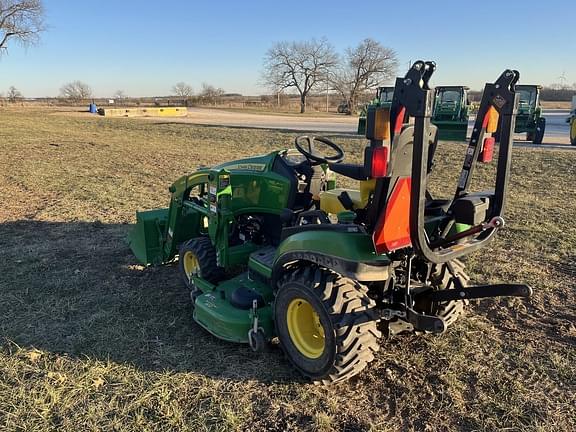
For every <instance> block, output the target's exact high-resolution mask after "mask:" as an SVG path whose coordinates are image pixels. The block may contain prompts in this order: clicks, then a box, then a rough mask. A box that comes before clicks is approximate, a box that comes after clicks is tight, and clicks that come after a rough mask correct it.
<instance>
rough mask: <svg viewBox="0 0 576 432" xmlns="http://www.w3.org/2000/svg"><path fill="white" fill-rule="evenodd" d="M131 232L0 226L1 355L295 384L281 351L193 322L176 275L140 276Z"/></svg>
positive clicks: (165, 270) (149, 271)
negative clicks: (4, 351) (260, 349)
mask: <svg viewBox="0 0 576 432" xmlns="http://www.w3.org/2000/svg"><path fill="white" fill-rule="evenodd" d="M129 228H130V226H129V225H126V224H116V225H114V224H102V223H100V222H94V223H90V222H70V223H62V222H40V221H33V220H23V221H16V222H6V223H3V224H0V274H1V275H2V279H1V280H0V286H1V287H0V305H2V310H3V311H2V313H0V338H1V339H3V340H2V342H0V345H2V344H5V343H9V342H8V341H12V342H14V343H16V344H17V345H18V346H20V347H30V348H32V347H34V348H37V349H40V350H45V351H50V352H53V353H58V354H67V355H70V356H73V357H77V358H86V357H88V358H93V359H100V360H104V361H106V360H108V359H110V360H112V361H114V362H119V363H129V364H132V365H134V366H135V367H137V368H138V369H141V370H144V371H158V370H171V371H177V372H180V371H182V372H195V373H199V374H202V375H205V376H210V377H218V378H229V379H234V380H257V381H262V382H269V383H270V382H277V381H291V382H293V381H299V380H301V378H300V377H299V375H297V374H296V373H295V372H294V371H293V370H292V368H290V366H289V365H288V363H287V362H286V361H285V360H284V359H283V356H282V354H281V352H280V350H279V349H278V348H272V349H271V351H270V352H268V353H264V354H254V353H253V352H252V351H251V350H250V348H249V347H248V346H247V345H238V344H232V343H227V342H224V341H221V340H219V339H217V338H215V337H213V336H212V335H210V334H208V333H207V332H206V331H205V330H203V329H201V328H200V327H199V326H198V325H197V324H196V323H195V322H194V321H193V320H192V309H191V306H190V299H189V296H188V293H187V292H186V290H185V289H184V288H183V285H182V283H181V281H180V279H179V275H178V273H177V271H176V269H175V266H174V265H166V266H162V267H153V268H143V267H142V266H140V265H138V263H137V262H136V259H135V258H134V256H133V255H132V253H131V251H130V249H129V247H128V243H127V241H126V237H127V233H128V230H129Z"/></svg>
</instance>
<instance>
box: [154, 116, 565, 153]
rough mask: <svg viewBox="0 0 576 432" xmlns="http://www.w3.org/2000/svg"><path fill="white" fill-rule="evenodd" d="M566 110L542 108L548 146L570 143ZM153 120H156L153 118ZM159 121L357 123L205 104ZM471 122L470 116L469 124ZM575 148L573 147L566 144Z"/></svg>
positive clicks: (325, 128) (283, 125) (333, 130)
mask: <svg viewBox="0 0 576 432" xmlns="http://www.w3.org/2000/svg"><path fill="white" fill-rule="evenodd" d="M568 115H569V111H568V110H545V111H544V117H546V133H545V137H544V143H545V144H546V145H547V146H548V145H549V146H553V147H556V146H559V148H565V147H566V144H569V135H570V133H569V126H568V124H567V123H566V118H567V117H568ZM155 120H159V119H158V118H156V119H155ZM162 121H170V122H181V123H193V124H202V125H214V126H230V127H248V128H262V129H280V130H290V131H302V132H305V131H310V132H323V133H330V134H342V135H349V134H355V133H356V128H357V126H358V119H357V118H356V117H348V116H344V115H340V116H336V115H335V116H329V117H296V116H289V115H272V114H253V113H243V112H236V111H234V112H233V111H224V110H218V109H207V108H188V116H187V117H184V118H172V119H169V120H168V119H166V118H162ZM472 125H473V119H471V120H470V124H469V128H470V129H471V128H472ZM515 140H516V141H515V142H517V143H518V144H520V143H522V144H526V145H530V146H531V143H527V142H526V141H525V134H522V135H520V134H518V135H517V136H516V137H515ZM569 148H570V149H574V150H576V148H575V147H569Z"/></svg>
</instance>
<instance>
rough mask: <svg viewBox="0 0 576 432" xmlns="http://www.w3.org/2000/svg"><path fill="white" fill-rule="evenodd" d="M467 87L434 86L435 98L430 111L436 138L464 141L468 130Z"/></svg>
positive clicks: (468, 102) (468, 105) (468, 104)
mask: <svg viewBox="0 0 576 432" xmlns="http://www.w3.org/2000/svg"><path fill="white" fill-rule="evenodd" d="M468 90H469V88H468V87H464V86H442V87H436V100H435V104H434V111H433V113H432V124H434V125H436V126H437V127H438V139H439V140H446V141H466V133H467V132H468V111H469V107H470V101H469V99H468Z"/></svg>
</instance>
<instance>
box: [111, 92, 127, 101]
mask: <svg viewBox="0 0 576 432" xmlns="http://www.w3.org/2000/svg"><path fill="white" fill-rule="evenodd" d="M112 98H113V99H118V100H122V99H126V93H125V92H124V91H123V90H116V93H114V96H112Z"/></svg>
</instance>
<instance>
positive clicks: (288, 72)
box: [262, 39, 338, 113]
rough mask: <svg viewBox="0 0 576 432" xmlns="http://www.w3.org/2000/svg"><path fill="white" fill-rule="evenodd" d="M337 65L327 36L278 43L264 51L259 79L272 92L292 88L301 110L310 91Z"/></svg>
mask: <svg viewBox="0 0 576 432" xmlns="http://www.w3.org/2000/svg"><path fill="white" fill-rule="evenodd" d="M337 64H338V55H337V54H336V52H335V51H334V48H333V47H332V45H330V44H329V43H328V41H327V40H326V39H320V40H316V39H313V40H310V41H305V42H278V43H276V44H275V45H274V46H273V47H272V48H270V49H269V50H268V51H267V52H266V55H265V57H264V70H263V72H262V78H263V81H264V83H265V84H266V85H268V86H269V87H270V88H272V89H273V90H274V92H275V93H279V92H281V91H282V90H284V89H287V88H295V89H296V90H297V91H298V94H299V95H300V112H301V113H304V112H306V98H307V97H308V95H309V93H310V92H311V91H313V90H315V89H317V88H319V87H320V85H321V84H322V83H323V82H324V81H325V80H326V78H327V77H328V76H329V75H330V73H331V71H332V70H333V69H334V67H335V66H336V65H337Z"/></svg>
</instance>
